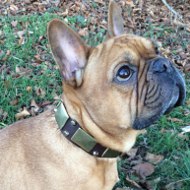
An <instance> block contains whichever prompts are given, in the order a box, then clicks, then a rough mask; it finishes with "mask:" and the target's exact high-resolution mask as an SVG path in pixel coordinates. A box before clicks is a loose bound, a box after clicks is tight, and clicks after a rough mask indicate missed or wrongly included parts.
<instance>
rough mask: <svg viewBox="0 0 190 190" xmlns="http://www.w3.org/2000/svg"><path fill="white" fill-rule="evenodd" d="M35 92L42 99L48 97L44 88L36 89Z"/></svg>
mask: <svg viewBox="0 0 190 190" xmlns="http://www.w3.org/2000/svg"><path fill="white" fill-rule="evenodd" d="M35 91H36V94H37V96H40V97H42V98H43V97H44V96H45V95H46V92H45V91H44V90H43V89H42V88H39V87H35Z"/></svg>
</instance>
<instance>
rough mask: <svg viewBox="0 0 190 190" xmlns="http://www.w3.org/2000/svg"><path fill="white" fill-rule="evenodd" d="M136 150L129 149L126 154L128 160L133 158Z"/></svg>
mask: <svg viewBox="0 0 190 190" xmlns="http://www.w3.org/2000/svg"><path fill="white" fill-rule="evenodd" d="M137 150H138V148H131V149H130V150H129V151H128V152H127V155H128V156H129V157H130V158H134V157H135V156H136V154H137Z"/></svg>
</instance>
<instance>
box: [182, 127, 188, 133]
mask: <svg viewBox="0 0 190 190" xmlns="http://www.w3.org/2000/svg"><path fill="white" fill-rule="evenodd" d="M181 130H182V131H183V132H182V133H183V134H184V133H189V132H190V126H186V127H183V128H181Z"/></svg>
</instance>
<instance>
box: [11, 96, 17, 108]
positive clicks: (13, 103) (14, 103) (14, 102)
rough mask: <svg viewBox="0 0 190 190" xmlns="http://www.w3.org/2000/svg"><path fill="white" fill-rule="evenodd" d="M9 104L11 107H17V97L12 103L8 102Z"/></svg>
mask: <svg viewBox="0 0 190 190" xmlns="http://www.w3.org/2000/svg"><path fill="white" fill-rule="evenodd" d="M10 104H11V105H12V106H15V105H17V104H18V97H16V98H15V99H14V100H12V101H11V102H10Z"/></svg>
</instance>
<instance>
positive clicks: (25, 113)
mask: <svg viewBox="0 0 190 190" xmlns="http://www.w3.org/2000/svg"><path fill="white" fill-rule="evenodd" d="M29 115H30V113H29V111H28V110H27V108H26V107H24V108H23V110H22V111H21V112H19V113H17V114H16V115H15V118H16V119H17V120H18V119H23V118H25V117H26V116H29Z"/></svg>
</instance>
